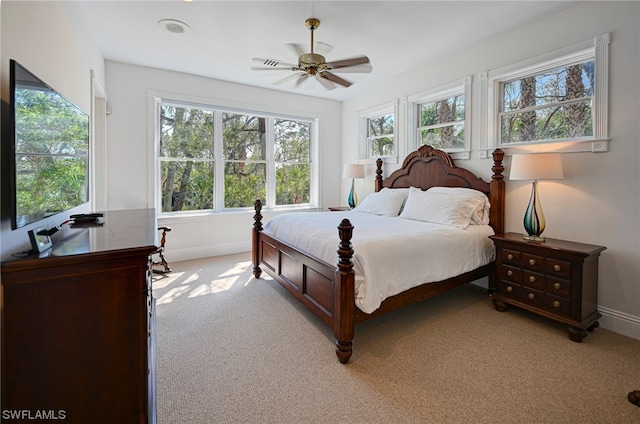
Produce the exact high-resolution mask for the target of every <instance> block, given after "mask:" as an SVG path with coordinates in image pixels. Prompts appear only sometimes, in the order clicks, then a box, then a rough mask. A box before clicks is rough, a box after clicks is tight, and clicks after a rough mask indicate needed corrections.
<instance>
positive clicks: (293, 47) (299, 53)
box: [286, 43, 305, 57]
mask: <svg viewBox="0 0 640 424" xmlns="http://www.w3.org/2000/svg"><path fill="white" fill-rule="evenodd" d="M286 45H287V46H288V47H289V48H291V50H293V52H294V53H295V55H296V57H298V56H302V55H303V54H305V51H304V50H303V48H302V46H301V45H300V44H297V43H288V44H286Z"/></svg>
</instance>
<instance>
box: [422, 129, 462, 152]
mask: <svg viewBox="0 0 640 424" xmlns="http://www.w3.org/2000/svg"><path fill="white" fill-rule="evenodd" d="M420 140H421V143H422V144H428V145H430V146H433V147H435V148H437V149H463V148H464V124H455V125H447V126H444V127H438V128H431V129H428V130H422V131H420Z"/></svg>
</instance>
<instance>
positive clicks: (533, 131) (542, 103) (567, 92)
mask: <svg viewBox="0 0 640 424" xmlns="http://www.w3.org/2000/svg"><path fill="white" fill-rule="evenodd" d="M594 65H595V63H594V61H588V62H584V63H580V64H576V65H570V66H563V67H559V68H556V69H553V70H550V71H546V72H543V73H540V74H537V75H534V76H530V77H526V78H522V79H518V80H514V81H509V82H506V83H504V84H503V86H502V102H503V106H502V110H503V113H502V114H501V118H500V121H501V122H500V126H501V140H502V143H505V144H508V143H520V142H529V141H542V140H558V141H564V140H568V139H574V138H580V137H589V136H592V135H593V120H592V103H591V99H592V96H593V94H594V87H595V73H594Z"/></svg>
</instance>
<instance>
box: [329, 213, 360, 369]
mask: <svg viewBox="0 0 640 424" xmlns="http://www.w3.org/2000/svg"><path fill="white" fill-rule="evenodd" d="M338 235H339V236H340V245H339V246H338V258H339V259H338V270H337V271H336V278H335V281H336V284H335V286H334V290H335V292H334V317H333V327H334V328H333V333H334V334H335V336H336V355H337V356H338V360H339V361H340V362H341V363H343V364H346V363H347V362H349V358H351V354H352V353H353V351H352V344H351V341H352V340H353V335H354V329H355V307H356V303H355V287H354V284H355V274H354V271H353V261H352V258H353V245H352V244H351V237H352V235H353V225H351V222H350V221H349V220H348V219H346V218H345V219H343V220H342V222H341V223H340V225H339V226H338Z"/></svg>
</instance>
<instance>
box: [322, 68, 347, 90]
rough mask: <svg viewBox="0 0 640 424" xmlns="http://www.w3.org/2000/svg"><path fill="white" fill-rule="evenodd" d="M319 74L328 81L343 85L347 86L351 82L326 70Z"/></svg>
mask: <svg viewBox="0 0 640 424" xmlns="http://www.w3.org/2000/svg"><path fill="white" fill-rule="evenodd" d="M320 76H321V77H322V78H326V79H328V80H329V81H332V82H335V83H337V84H340V85H343V86H345V87H349V86H350V85H351V83H350V82H349V81H347V80H345V79H342V78H340V77H339V76H337V75H334V74H332V73H331V72H326V71H325V72H323V73H321V74H320Z"/></svg>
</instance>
